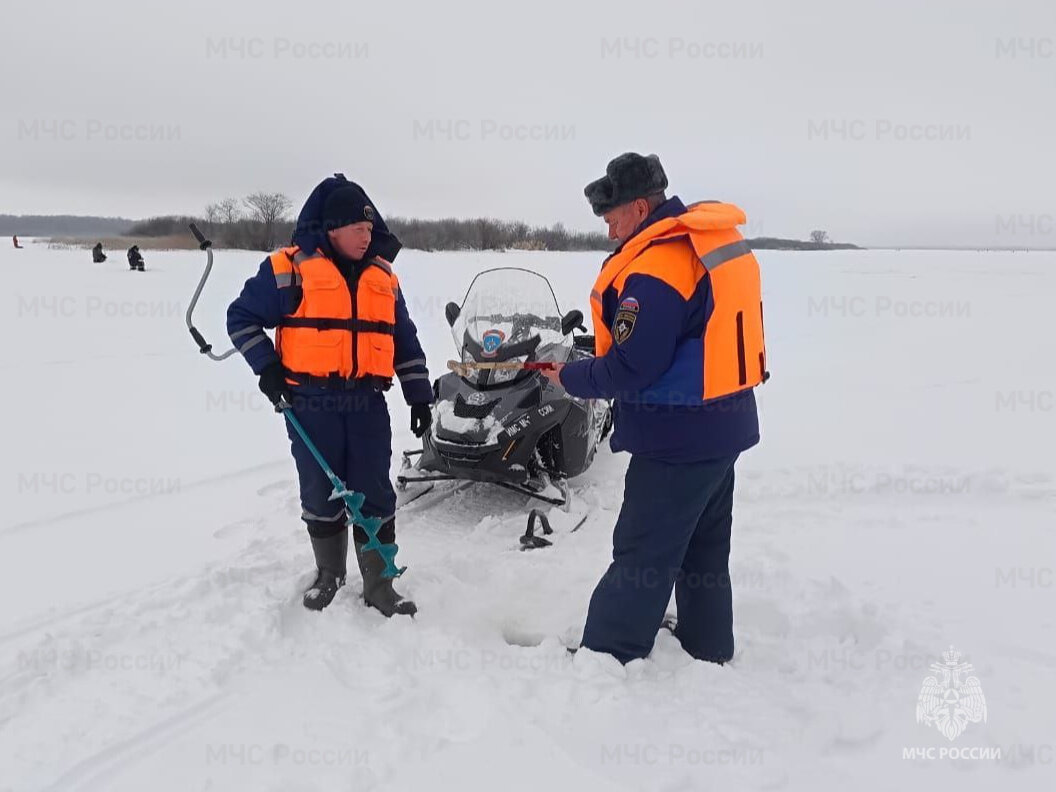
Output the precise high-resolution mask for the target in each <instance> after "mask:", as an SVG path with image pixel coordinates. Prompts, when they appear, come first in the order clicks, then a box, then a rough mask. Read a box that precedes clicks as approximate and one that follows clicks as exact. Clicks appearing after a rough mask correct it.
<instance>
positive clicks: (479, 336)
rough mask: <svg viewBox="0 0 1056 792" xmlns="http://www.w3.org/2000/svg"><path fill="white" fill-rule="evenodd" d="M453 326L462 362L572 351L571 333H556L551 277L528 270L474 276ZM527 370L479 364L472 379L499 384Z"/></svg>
mask: <svg viewBox="0 0 1056 792" xmlns="http://www.w3.org/2000/svg"><path fill="white" fill-rule="evenodd" d="M452 331H453V333H454V337H455V344H456V345H457V346H458V348H459V351H460V356H461V358H462V361H463V362H464V363H469V362H477V363H487V362H516V363H526V362H528V361H540V362H553V363H563V362H565V361H566V360H568V358H569V356H570V355H571V353H572V336H571V335H568V336H566V335H563V334H562V333H561V311H560V309H559V308H558V305H557V298H556V297H555V296H554V290H553V289H552V288H551V286H550V281H548V280H547V279H546V278H544V277H543V276H542V275H540V274H539V273H537V272H532V271H531V270H525V269H517V268H514V267H503V268H500V269H491V270H485V271H484V272H481V273H480V274H479V275H477V276H476V277H475V278H474V279H473V282H472V283H471V284H470V285H469V291H467V292H466V298H465V300H463V302H462V306H461V309H460V312H459V316H458V319H457V320H456V321H455V323H454V326H453V327H452ZM528 374H529V372H526V371H522V370H520V369H479V370H478V371H477V372H476V375H475V378H474V379H475V382H476V383H477V384H478V385H481V386H498V385H505V384H507V383H510V382H513V381H514V380H517V379H520V378H522V377H524V376H527V375H528Z"/></svg>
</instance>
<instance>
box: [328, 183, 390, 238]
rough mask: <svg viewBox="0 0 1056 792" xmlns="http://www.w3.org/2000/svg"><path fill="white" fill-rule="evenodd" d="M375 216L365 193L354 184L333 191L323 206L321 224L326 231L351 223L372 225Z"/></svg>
mask: <svg viewBox="0 0 1056 792" xmlns="http://www.w3.org/2000/svg"><path fill="white" fill-rule="evenodd" d="M376 216H377V215H376V214H375V212H374V207H373V206H371V205H370V201H369V200H368V198H367V195H366V193H364V192H363V191H362V190H361V189H360V188H359V187H358V186H356V185H354V184H348V185H346V186H344V187H339V188H338V189H336V190H334V191H333V192H332V193H330V195H329V196H327V198H326V202H325V203H324V204H323V224H324V225H325V226H326V228H327V229H328V230H332V229H334V228H341V227H342V226H346V225H352V224H353V223H363V222H370V223H373V222H374V219H375V217H376Z"/></svg>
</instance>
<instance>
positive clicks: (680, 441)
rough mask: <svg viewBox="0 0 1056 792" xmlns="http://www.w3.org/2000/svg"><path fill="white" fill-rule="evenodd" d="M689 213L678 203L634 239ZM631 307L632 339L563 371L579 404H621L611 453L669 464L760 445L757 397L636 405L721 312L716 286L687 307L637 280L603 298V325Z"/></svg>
mask: <svg viewBox="0 0 1056 792" xmlns="http://www.w3.org/2000/svg"><path fill="white" fill-rule="evenodd" d="M685 211H686V207H685V205H684V204H683V203H682V201H681V200H679V198H678V197H677V196H676V197H673V198H670V199H668V200H667V201H665V202H664V203H663V204H661V205H660V206H658V207H657V208H656V209H655V210H654V211H653V212H652V213H651V214H650V215H649V217H647V218H646V219H645V221H643V223H642V225H641V226H639V228H638V230H637V231H636V232H635V234H636V235H637V234H638V233H640V232H641V231H642V230H643V229H645V228H647V227H649V226H650V225H652V224H653V223H656V222H657V221H659V220H662V219H664V218H667V217H675V216H678V215H680V214H682V213H683V212H685ZM624 244H626V243H624ZM660 244H676V243H675V242H664V243H660ZM621 248H622V245H621ZM617 252H619V249H617ZM614 255H615V254H614ZM628 299H633V300H637V306H638V311H637V320H636V322H635V326H634V331H633V333H631V335H630V336H628V337H627V338H626V340H625V341H623V342H622V343H619V344H614V345H613V346H612V348H611V349H610V350H609V352H608V354H606V355H605V356H604V357H600V358H595V359H592V360H583V361H577V362H575V363H569V364H568V365H567V366H565V367H564V369H562V371H561V384H562V385H563V386H564V387H565V390H567V391H568V392H569V393H571V394H572V395H573V396H578V397H580V398H595V399H598V398H608V399H614V403H613V406H614V412H615V424H614V428H613V433H612V438H611V440H610V445H611V447H612V450H613V451H629V452H630V453H632V454H638V455H641V456H643V457H648V458H651V459H657V460H660V461H664V462H699V461H703V460H708V459H717V458H719V457H724V456H730V455H732V454H736V453H739V452H741V451H744V450H746V449H748V448H751V447H752V446H753V445H755V444H756V443H758V442H759V416H758V413H757V410H756V404H755V393H754V392H753V391H752V390H747V391H741V392H740V393H735V394H733V395H731V396H727V397H725V398H723V399H718V400H716V401H713V402H708V403H707V404H703V405H699V406H686V405H661V404H643V403H641V401H640V400H638V399H635V398H632V397H631V395H632V394H637V393H640V392H641V391H643V390H645V389H646V388H648V387H649V386H651V385H653V384H654V383H655V382H656V381H657V380H659V379H660V377H661V376H662V375H663V374H664V373H665V371H666V370H667V368H668V367H669V365H670V362H671V360H672V358H673V357H674V353H675V348H676V346H677V345H678V343H679V342H680V341H683V340H686V339H690V338H700V337H702V336H703V334H704V327H705V323H706V322H707V319H708V317H709V316H710V315H711V312H712V310H713V308H714V302H713V300H712V295H711V286H710V283H709V280H708V279H707V278H703V279H702V280H701V281H700V284H699V285H698V286H697V290H696V292H694V293H693V295H691V296H690V298H689V299H688V300H685V299H683V298H682V295H680V294H679V293H678V292H677V291H676V290H675V289H674V288H672V287H671V286H669V285H668V284H666V283H664V282H663V281H661V280H659V279H658V278H654V277H652V276H651V275H642V274H635V275H631V276H630V277H628V278H627V280H626V282H625V283H624V287H623V291H622V292H620V293H617V292H616V290H615V289H614V288H610V289H609V290H608V291H607V292H606V293H605V294H603V295H602V318H603V319H604V321H605V323H606V324H607V325H608V326H609V327H612V325H613V322H614V321H615V318H616V313H617V306H619V305H620V304H621V303H623V302H624V301H626V300H628ZM614 332H615V331H614Z"/></svg>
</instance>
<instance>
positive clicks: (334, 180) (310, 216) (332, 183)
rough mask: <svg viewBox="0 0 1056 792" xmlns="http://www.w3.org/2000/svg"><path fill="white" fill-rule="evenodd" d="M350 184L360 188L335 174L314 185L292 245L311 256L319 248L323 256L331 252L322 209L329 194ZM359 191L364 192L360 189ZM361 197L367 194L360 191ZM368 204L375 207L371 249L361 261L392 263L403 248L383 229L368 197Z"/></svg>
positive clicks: (298, 219) (369, 248) (298, 216)
mask: <svg viewBox="0 0 1056 792" xmlns="http://www.w3.org/2000/svg"><path fill="white" fill-rule="evenodd" d="M349 184H355V186H356V187H359V185H358V184H356V183H355V182H352V181H349V180H348V179H346V178H345V175H344V174H343V173H335V174H334V175H333V176H331V177H329V178H327V179H323V180H322V181H321V182H319V184H317V185H316V187H315V189H314V190H312V194H311V195H309V196H308V200H306V201H305V202H304V206H302V207H301V212H300V214H299V215H297V223H296V225H295V226H294V227H293V237H292V239H291V242H292V244H294V245H296V246H297V247H299V248H300V249H301V250H306V251H312V252H315V250H317V249H319V248H322V250H323V251H324V252H327V251H329V250H330V243H329V241H328V240H327V238H326V229H325V227H324V224H323V205H324V204H325V203H326V199H327V197H329V195H330V193H332V192H334V190H336V189H338V188H339V187H344V186H346V185H349ZM359 189H361V190H363V188H362V187H359ZM363 194H364V195H367V191H366V190H363ZM367 200H368V201H369V202H370V205H371V206H373V207H374V215H375V217H374V231H373V233H372V235H371V239H370V247H368V248H367V252H366V253H365V254H364V256H363V258H364V259H372V258H374V257H375V256H381V257H382V258H383V259H385V260H386V261H388V262H392V261H394V260H395V259H396V254H397V253H399V252H400V248H402V247H403V244H402V243H401V242H400V240H398V239H397V238H396V236H395V235H394V234H393V233H392V232H391V231H389V227H388V226H387V225H385V220H384V219H383V218H382V216H381V212H380V211H379V210H378V205H377V204H376V203H374V201H372V200H371V199H370V196H369V195H367Z"/></svg>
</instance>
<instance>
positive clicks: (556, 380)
mask: <svg viewBox="0 0 1056 792" xmlns="http://www.w3.org/2000/svg"><path fill="white" fill-rule="evenodd" d="M564 367H565V364H564V363H555V364H554V367H553V368H550V369H542V370H541V371H540V372H539V373H540V374H542V375H543V376H544V377H546V378H547V379H548V380H550V382H552V383H553V384H554V385H561V369H563V368H564Z"/></svg>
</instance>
